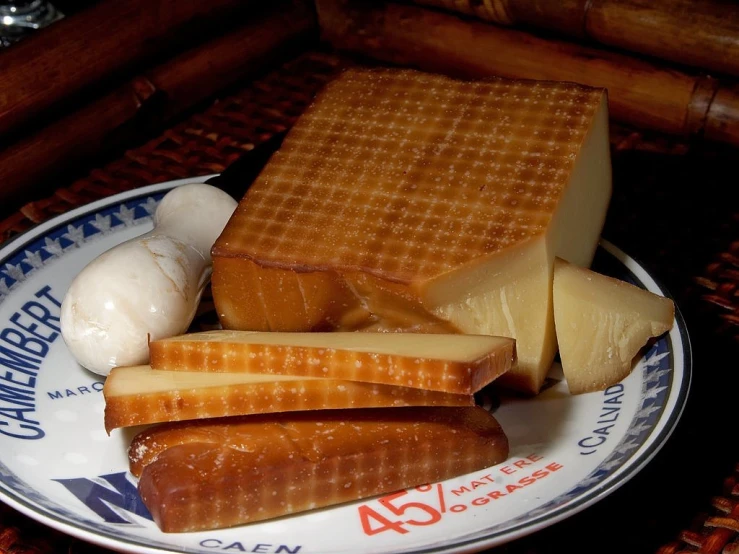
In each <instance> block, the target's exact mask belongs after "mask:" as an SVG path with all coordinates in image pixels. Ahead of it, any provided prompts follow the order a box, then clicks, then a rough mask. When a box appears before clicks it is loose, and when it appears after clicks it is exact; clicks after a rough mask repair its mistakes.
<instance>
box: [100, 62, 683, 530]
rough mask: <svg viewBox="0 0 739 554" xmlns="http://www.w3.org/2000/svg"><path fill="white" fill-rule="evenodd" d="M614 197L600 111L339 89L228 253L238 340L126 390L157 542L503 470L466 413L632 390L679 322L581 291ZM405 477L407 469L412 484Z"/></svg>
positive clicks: (265, 179) (407, 87)
mask: <svg viewBox="0 0 739 554" xmlns="http://www.w3.org/2000/svg"><path fill="white" fill-rule="evenodd" d="M610 195H611V167H610V158H609V142H608V110H607V99H606V95H605V92H604V91H603V90H600V89H592V88H587V87H583V86H580V85H575V84H570V83H552V82H514V81H506V80H499V79H491V80H486V81H464V80H456V79H452V78H448V77H444V76H440V75H432V74H425V73H420V72H417V71H413V70H403V69H361V68H355V69H350V70H347V71H346V72H344V73H343V74H342V75H341V76H339V77H338V78H337V79H336V80H334V81H333V82H332V83H330V84H329V85H328V86H327V87H326V88H325V89H324V90H323V91H322V92H321V94H320V95H319V96H318V97H317V98H316V100H315V102H314V103H313V104H312V106H311V107H310V108H309V109H308V111H307V112H306V113H305V114H304V115H303V116H302V117H301V118H300V119H299V121H298V122H297V123H296V125H295V127H294V128H293V129H292V130H291V131H290V133H289V134H288V136H287V138H286V139H285V141H284V143H283V146H282V147H281V149H280V150H279V151H278V152H277V153H276V154H275V155H274V156H273V157H272V159H271V160H270V162H269V163H268V164H267V166H266V168H265V169H264V171H263V172H262V173H261V175H260V176H259V177H258V179H257V180H256V182H255V183H254V184H253V185H252V186H251V188H250V189H249V191H248V193H247V194H246V196H245V197H244V198H243V200H242V201H241V202H240V203H239V206H238V208H237V209H236V212H235V213H234V215H233V216H232V217H231V218H230V220H229V222H228V224H227V225H226V228H225V229H224V231H223V233H222V234H221V235H220V237H219V238H218V240H217V241H216V243H215V245H214V247H213V250H212V255H213V276H212V287H213V296H214V300H215V304H216V308H217V311H218V316H219V318H220V321H221V324H222V326H223V328H224V329H223V330H218V331H212V332H205V333H194V334H187V335H182V336H178V337H172V338H168V339H162V340H157V341H153V342H152V343H151V344H150V355H151V362H150V365H149V366H139V367H119V368H115V369H114V370H113V371H112V372H111V374H110V376H109V377H108V379H107V381H106V384H105V390H104V393H105V399H106V413H105V425H106V429H108V431H110V430H112V429H114V428H117V427H123V426H132V425H140V424H146V423H160V425H158V426H155V427H153V428H151V429H148V430H146V431H143V432H142V433H140V434H139V435H138V436H137V437H136V438H135V439H134V441H133V443H132V445H131V449H130V456H129V458H130V461H131V470H132V472H133V473H134V474H135V475H137V476H140V480H139V490H140V492H141V496H142V498H143V500H144V502H145V503H146V505H147V507H148V508H149V509H150V511H151V512H152V514H153V516H154V518H155V521H156V522H157V523H158V525H159V526H160V527H161V528H162V529H163V530H164V531H171V532H179V531H191V530H197V529H209V528H215V527H224V526H230V525H237V524H241V523H248V522H252V521H259V520H263V519H266V518H270V517H275V516H280V515H284V514H290V513H295V512H300V511H303V510H307V509H311V508H315V507H321V506H327V505H332V504H336V503H340V502H346V501H348V500H354V499H358V498H364V497H368V496H373V495H377V494H381V493H386V492H392V491H395V490H398V489H401V488H404V487H409V486H413V485H418V484H422V483H426V482H430V481H436V480H441V479H446V478H450V477H454V476H456V475H461V474H464V473H467V472H470V471H474V470H477V469H482V468H485V467H489V466H491V465H494V464H496V463H499V462H501V461H503V460H504V459H505V458H506V457H507V456H508V443H507V439H506V437H505V434H504V432H503V430H502V429H501V428H500V426H499V425H498V424H497V422H496V421H495V419H494V417H493V416H492V415H491V414H489V413H488V412H486V411H485V410H483V409H482V408H479V407H475V406H474V397H473V394H474V393H475V392H477V391H479V390H480V389H481V388H483V387H485V386H487V385H488V384H490V383H491V382H493V381H495V382H496V383H497V384H499V385H500V386H502V387H508V388H511V389H516V390H518V391H522V392H524V393H527V394H531V395H533V394H536V393H538V391H539V390H540V388H541V386H542V383H543V381H544V378H545V376H546V373H547V371H548V369H549V367H550V366H551V364H552V361H553V359H554V356H555V355H556V353H557V351H559V353H560V357H561V360H562V365H563V369H564V371H565V376H566V378H567V382H568V385H569V387H570V390H571V391H572V392H573V393H582V392H590V391H595V390H601V389H603V388H605V387H607V386H609V385H611V384H613V383H615V382H618V381H619V380H621V379H623V378H624V377H625V376H626V375H628V373H629V371H630V370H631V367H632V363H633V359H634V357H635V356H636V355H637V354H638V352H639V350H640V349H641V348H642V347H643V346H644V344H645V343H646V342H647V341H648V340H649V339H650V338H651V337H654V336H658V335H660V334H662V333H664V332H666V331H667V330H668V329H670V327H671V326H672V324H673V319H674V307H673V304H672V302H671V301H670V300H669V299H666V298H662V297H659V296H656V295H654V294H652V293H649V292H646V291H644V290H641V289H638V288H637V287H634V286H633V285H630V284H627V283H623V282H620V281H617V280H614V279H611V278H609V277H605V276H603V275H599V274H596V273H594V272H592V271H590V270H589V269H587V268H588V267H589V266H590V264H591V262H592V259H593V256H594V253H595V250H596V247H597V244H598V240H599V237H600V233H601V230H602V227H603V223H604V221H605V217H606V211H607V208H608V203H609V200H610ZM408 460H413V462H412V463H410V462H409V461H408Z"/></svg>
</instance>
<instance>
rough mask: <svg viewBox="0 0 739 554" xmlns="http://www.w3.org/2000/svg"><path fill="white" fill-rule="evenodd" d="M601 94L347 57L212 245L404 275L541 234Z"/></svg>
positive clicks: (291, 261) (315, 265) (268, 258)
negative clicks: (369, 65)
mask: <svg viewBox="0 0 739 554" xmlns="http://www.w3.org/2000/svg"><path fill="white" fill-rule="evenodd" d="M602 94H603V92H602V90H597V89H591V88H587V87H582V86H579V85H574V84H564V83H552V82H516V81H507V80H502V79H496V80H489V81H483V82H479V81H463V80H455V79H452V78H449V77H444V76H440V75H432V74H425V73H420V72H416V71H413V70H398V69H351V70H348V71H346V72H344V73H343V74H342V76H341V77H339V78H337V79H336V80H335V81H333V82H332V83H330V84H329V85H328V86H327V87H326V88H325V89H324V91H323V92H322V93H321V94H320V95H319V96H318V98H317V99H316V101H315V102H314V104H313V105H312V106H311V107H310V108H309V109H308V111H307V112H306V114H305V115H304V116H303V117H302V118H301V119H300V120H299V121H298V123H297V124H296V125H295V127H294V128H293V130H292V131H291V132H290V134H289V135H288V137H287V138H286V140H285V142H284V144H283V147H282V149H281V150H280V151H279V152H278V153H277V154H276V155H275V156H274V157H273V159H272V160H271V161H270V163H269V164H268V165H267V167H266V168H265V170H264V171H263V173H262V175H261V176H260V177H259V178H258V180H257V181H256V182H255V183H254V185H253V186H252V187H251V189H250V191H249V193H248V195H247V197H246V198H245V200H244V201H242V202H241V204H240V207H239V209H238V210H237V213H236V215H235V216H234V218H233V220H232V221H231V223H230V224H229V226H228V227H227V229H226V232H225V233H224V235H223V236H222V237H221V240H219V242H218V244H217V246H216V252H217V253H218V254H219V255H225V256H228V255H246V256H248V257H250V258H253V259H255V260H256V261H257V262H259V263H263V264H266V265H272V264H278V265H281V266H286V267H292V268H301V267H302V268H304V269H321V268H327V267H332V268H335V269H344V270H351V269H358V270H370V271H371V272H373V273H376V274H380V275H383V276H386V277H388V278H390V279H393V280H399V281H403V280H411V279H414V278H424V277H433V276H435V275H437V274H440V273H443V272H445V271H448V270H450V269H453V268H455V267H458V266H459V265H460V264H463V263H465V262H468V261H470V260H472V259H474V258H476V257H478V256H480V255H484V254H488V253H493V252H496V251H499V250H501V249H503V248H506V247H509V246H511V245H513V244H516V243H518V242H520V241H524V240H527V239H529V238H532V237H534V236H537V235H539V234H540V233H542V232H543V231H544V230H545V228H546V226H547V224H548V222H549V219H550V217H551V214H552V211H553V209H554V207H555V206H556V204H557V200H558V198H559V196H560V195H561V193H562V191H563V189H564V187H565V186H566V184H567V181H568V179H569V176H570V173H571V171H572V168H573V165H574V162H575V159H576V157H577V153H578V151H579V149H580V146H581V145H582V142H583V141H584V139H585V135H586V133H587V131H588V129H589V128H590V125H591V122H592V120H593V117H594V114H595V110H596V109H597V107H598V106H599V104H600V102H601V100H602Z"/></svg>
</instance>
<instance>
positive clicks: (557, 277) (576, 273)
mask: <svg viewBox="0 0 739 554" xmlns="http://www.w3.org/2000/svg"><path fill="white" fill-rule="evenodd" d="M674 319H675V305H674V303H673V302H672V300H670V299H669V298H664V297H662V296H659V295H656V294H654V293H653V292H650V291H647V290H644V289H641V288H639V287H637V286H634V285H632V284H631V283H626V282H624V281H620V280H618V279H614V278H612V277H608V276H606V275H601V274H599V273H595V272H593V271H590V270H589V269H584V268H581V267H577V266H574V265H572V264H568V263H567V262H565V261H563V260H557V261H556V263H555V266H554V321H555V324H556V327H557V340H558V342H559V354H560V357H561V359H562V370H563V371H564V375H565V378H566V379H567V384H568V386H569V389H570V392H571V393H573V394H579V393H584V392H593V391H598V390H604V389H606V388H608V387H609V386H611V385H614V384H616V383H618V382H619V381H621V380H622V379H624V378H625V377H627V376H628V375H629V373H631V370H632V368H633V364H634V358H635V356H636V355H637V354H638V353H639V351H640V350H641V348H642V347H644V345H645V344H646V343H647V341H648V340H649V339H650V338H652V337H658V336H660V335H662V334H663V333H666V332H667V331H669V330H670V329H671V328H672V325H673V322H674Z"/></svg>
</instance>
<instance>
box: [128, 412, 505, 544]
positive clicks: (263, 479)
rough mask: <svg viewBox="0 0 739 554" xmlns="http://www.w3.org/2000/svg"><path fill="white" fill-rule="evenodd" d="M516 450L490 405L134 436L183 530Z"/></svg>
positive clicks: (249, 420) (150, 496)
mask: <svg viewBox="0 0 739 554" xmlns="http://www.w3.org/2000/svg"><path fill="white" fill-rule="evenodd" d="M508 455H509V445H508V439H507V437H506V435H505V433H504V431H503V429H502V428H501V426H500V425H499V424H498V422H497V421H496V419H495V417H494V416H493V415H492V414H491V413H489V412H488V411H486V410H484V409H483V408H480V407H468V408H415V409H410V410H407V409H395V408H389V409H382V408H380V409H371V410H342V411H338V410H322V411H315V412H302V413H296V414H280V415H276V416H249V417H245V418H225V419H220V420H213V421H195V422H180V423H172V424H164V425H157V426H155V427H153V428H150V429H147V430H145V431H143V432H141V433H139V434H138V435H137V436H136V437H135V438H134V440H133V441H132V443H131V448H130V449H129V462H130V463H129V467H130V469H131V472H132V473H133V474H134V475H136V476H140V478H139V484H138V490H139V493H140V495H141V499H142V500H143V502H144V504H145V505H146V507H147V508H148V509H149V511H150V512H151V515H152V517H153V519H154V521H155V522H156V524H157V525H158V526H159V528H160V529H161V530H162V531H164V532H165V533H176V532H189V531H203V530H208V529H216V528H222V527H231V526H234V525H241V524H246V523H253V522H255V521H262V520H265V519H269V518H275V517H280V516H285V515H288V514H294V513H298V512H304V511H306V510H313V509H317V508H324V507H326V506H333V505H336V504H341V503H345V502H350V501H353V500H358V499H360V498H369V497H373V496H378V495H381V494H389V493H392V492H399V491H402V490H403V489H405V488H409V487H414V486H419V485H425V484H427V483H436V482H439V481H443V480H445V479H451V478H453V477H458V476H461V475H465V474H469V473H472V472H479V471H482V470H485V469H486V468H490V467H491V466H494V465H496V464H499V463H501V462H503V461H505V460H506V458H507V457H508ZM474 482H475V481H473V483H474ZM413 504H414V503H404V504H402V505H400V504H398V505H400V506H402V507H403V508H414V505H413ZM415 505H416V506H421V507H424V505H423V504H417V503H416V504H415ZM393 509H394V505H393ZM422 509H423V511H426V510H425V508H422ZM442 511H444V510H443V508H442ZM407 513H408V515H407V517H412V516H411V513H415V514H419V513H421V511H419V510H412V509H411V510H410V511H408V512H407ZM323 516H325V514H323V515H322V516H321V517H323ZM391 517H392V516H391ZM416 517H418V516H416ZM421 517H425V516H423V515H422V516H421ZM421 517H418V521H419V522H420V521H425V520H424V519H421ZM234 544H240V543H234ZM254 550H257V549H256V548H255V549H254ZM296 550H297V549H296Z"/></svg>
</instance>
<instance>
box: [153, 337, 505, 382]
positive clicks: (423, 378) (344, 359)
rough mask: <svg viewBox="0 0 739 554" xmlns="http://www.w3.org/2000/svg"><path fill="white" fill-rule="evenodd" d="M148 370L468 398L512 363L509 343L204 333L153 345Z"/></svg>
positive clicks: (502, 340)
mask: <svg viewBox="0 0 739 554" xmlns="http://www.w3.org/2000/svg"><path fill="white" fill-rule="evenodd" d="M149 351H150V363H151V366H152V367H153V368H154V369H166V370H172V371H213V372H243V373H262V374H273V375H292V376H308V377H330V378H332V379H349V380H352V381H364V382H369V383H383V384H387V385H398V386H402V387H414V388H421V389H428V390H437V391H444V392H451V393H456V394H473V393H475V392H477V391H479V390H480V389H481V388H483V387H484V386H485V385H487V384H489V383H490V382H492V381H493V380H494V379H496V378H497V377H499V376H500V375H502V374H503V373H505V372H506V371H508V370H509V369H510V368H511V367H512V366H513V365H514V364H515V360H516V345H515V341H514V340H513V339H509V338H502V337H491V336H486V335H438V334H418V333H403V334H396V333H354V332H334V333H281V332H274V333H260V332H250V331H222V330H217V331H206V332H202V333H190V334H186V335H180V336H176V337H172V338H168V339H162V340H156V341H152V342H151V343H150V345H149Z"/></svg>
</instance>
